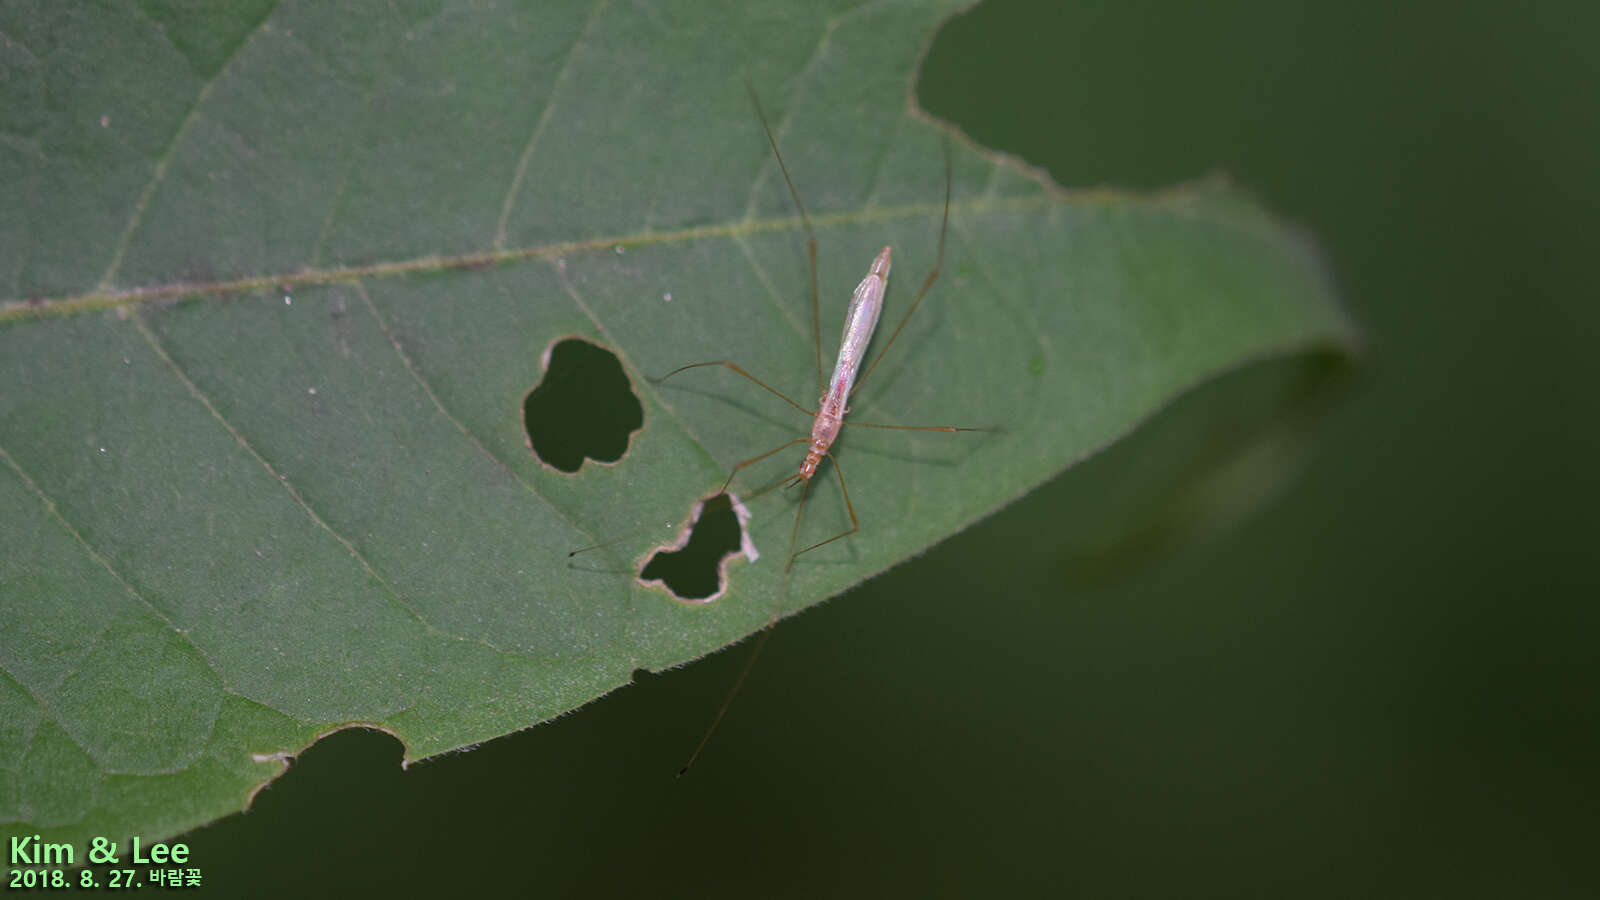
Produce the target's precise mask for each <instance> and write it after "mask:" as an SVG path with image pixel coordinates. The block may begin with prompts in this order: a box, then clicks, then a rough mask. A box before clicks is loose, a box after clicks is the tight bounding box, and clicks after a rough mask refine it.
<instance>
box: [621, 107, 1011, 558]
mask: <svg viewBox="0 0 1600 900" xmlns="http://www.w3.org/2000/svg"><path fill="white" fill-rule="evenodd" d="M745 88H746V89H747V90H748V91H749V93H750V101H751V102H752V103H754V104H755V108H756V115H757V116H759V117H760V119H761V128H762V130H763V131H764V132H766V135H767V143H768V144H770V145H771V146H772V154H773V156H774V157H775V158H776V159H777V161H778V169H779V171H781V172H782V173H783V180H784V183H785V184H786V185H788V187H789V196H790V197H791V198H792V199H793V200H794V205H795V208H796V209H797V210H799V212H800V222H801V224H802V225H803V226H804V227H805V231H806V247H807V252H808V255H809V257H810V266H811V326H812V331H813V339H814V342H813V346H815V347H816V360H817V388H818V390H819V391H820V392H821V396H820V397H819V398H818V401H817V402H818V406H817V409H816V410H810V409H807V408H806V407H804V406H802V405H801V404H799V403H796V402H795V401H794V400H791V399H790V398H789V397H788V396H786V395H784V394H783V393H782V392H780V391H778V390H777V389H776V388H773V387H772V386H771V385H769V384H767V383H766V382H764V381H762V380H761V379H759V378H757V377H755V376H754V375H752V374H750V373H749V372H747V371H745V370H744V369H743V368H741V367H740V366H739V365H738V364H736V363H734V362H733V361H732V360H726V359H719V360H712V361H710V362H699V363H690V364H689V365H686V366H679V367H678V368H676V369H673V370H672V371H671V372H668V373H667V374H665V375H662V376H661V377H659V378H654V379H651V380H652V381H654V382H656V383H658V384H659V383H660V382H663V381H666V380H667V379H668V378H671V377H673V376H674V375H677V374H678V373H680V372H685V371H688V370H689V369H699V368H704V367H707V366H722V367H723V368H726V369H728V370H730V371H732V372H734V373H736V374H738V375H740V376H743V377H744V378H747V379H749V380H750V381H752V382H754V383H755V384H757V385H759V386H760V387H761V388H762V389H764V390H766V391H767V392H768V393H770V394H772V395H773V396H775V397H777V398H778V399H780V400H782V401H783V402H785V403H787V404H789V405H790V406H792V407H794V408H795V409H798V410H799V411H801V412H802V413H805V414H806V415H807V416H810V417H811V419H812V424H811V434H810V435H809V437H798V438H795V439H794V440H791V441H788V442H786V443H784V444H782V445H780V446H778V447H774V448H773V449H771V450H768V451H767V452H766V453H763V454H761V455H760V456H753V457H751V458H750V459H747V460H744V461H743V462H741V463H738V464H737V465H735V466H734V467H733V470H732V471H730V472H729V473H728V479H727V480H726V481H724V482H723V484H722V490H723V491H726V490H727V489H728V486H729V485H731V484H732V483H733V479H734V477H735V476H737V475H738V474H739V472H740V471H741V470H742V469H744V468H746V467H748V466H752V465H754V464H756V463H759V462H761V461H762V460H764V459H767V458H768V457H771V456H773V455H775V454H778V453H781V452H783V451H784V450H787V449H789V448H790V447H793V446H794V445H796V444H801V443H804V444H806V445H807V446H806V454H805V458H804V459H803V460H802V461H801V463H800V470H799V472H797V473H796V474H795V475H793V476H790V477H788V478H785V479H783V480H781V481H780V482H778V484H781V485H782V486H783V487H785V488H788V487H793V486H794V485H795V484H796V483H798V484H800V485H801V488H800V502H799V505H798V506H796V508H795V516H794V528H793V529H792V531H791V532H790V535H789V557H788V560H787V561H786V562H785V563H784V571H785V572H787V571H789V569H790V568H792V567H793V566H794V561H795V558H796V557H798V556H800V555H801V554H804V553H809V552H811V551H812V550H816V549H817V548H819V547H823V546H826V545H828V544H831V543H833V542H834V541H837V540H839V539H841V538H845V537H849V536H850V535H852V534H855V533H856V532H857V531H860V530H861V520H860V519H859V518H857V516H856V510H855V504H853V503H852V502H851V501H850V489H849V487H847V486H846V484H845V480H844V471H843V470H842V469H841V468H840V467H839V460H838V459H837V458H836V457H834V455H833V453H832V447H833V444H834V442H835V441H836V440H838V438H839V433H840V431H841V430H843V428H844V426H846V425H850V426H854V427H857V428H884V429H891V430H895V431H943V432H960V431H985V430H987V429H983V428H972V427H965V426H958V425H886V424H879V423H873V422H850V421H846V420H845V414H846V413H847V412H849V402H850V398H851V397H852V396H853V395H854V394H855V392H856V391H857V390H858V389H859V388H860V387H861V385H862V384H863V383H864V382H865V381H866V380H867V378H868V377H870V376H871V375H872V372H873V370H874V369H876V368H877V367H878V363H880V362H882V361H883V357H884V355H885V354H887V353H888V352H889V348H890V347H892V346H894V342H895V340H896V339H897V338H899V337H900V332H901V331H903V330H904V329H905V327H906V323H907V322H909V321H911V316H912V314H913V313H915V312H916V311H917V307H918V306H920V305H921V304H922V300H923V298H924V297H926V296H927V294H928V289H929V288H931V287H932V286H933V283H934V281H936V280H937V279H938V277H939V269H940V267H941V266H942V265H943V264H944V241H945V231H946V229H947V227H948V225H949V221H950V156H949V148H948V146H946V149H945V182H944V213H943V216H942V218H941V220H940V223H939V250H938V254H937V255H936V256H935V258H934V263H933V270H932V271H930V272H929V273H928V277H927V278H926V279H924V280H923V282H922V287H921V288H920V289H919V290H918V291H917V295H916V298H915V299H913V300H912V301H911V306H910V307H908V308H907V309H906V314H905V316H903V317H902V318H901V319H900V324H899V325H897V326H895V329H894V331H893V332H892V333H891V334H890V335H889V340H888V341H886V342H885V343H884V345H883V347H882V349H880V350H879V351H878V355H877V356H876V357H874V358H873V360H872V363H871V364H870V365H868V366H867V368H866V371H865V372H861V363H862V361H863V360H864V359H865V358H866V353H867V348H868V346H869V345H870V344H871V343H872V336H873V333H874V332H875V331H876V330H877V327H878V317H879V315H880V314H881V313H882V312H883V297H884V292H885V290H886V289H887V288H888V285H889V270H890V268H891V255H892V249H891V248H889V247H884V248H883V249H882V250H881V251H879V252H878V255H877V256H876V257H874V258H873V260H872V264H871V266H870V267H869V268H868V269H867V274H866V277H865V278H862V279H861V283H860V284H857V285H856V289H855V291H854V292H853V293H852V294H851V296H850V306H849V308H848V309H847V310H846V312H845V319H844V333H843V334H842V335H841V336H840V339H839V356H838V360H837V361H836V362H835V363H834V367H833V376H832V377H831V378H829V379H828V380H827V381H826V382H824V381H823V377H822V315H821V311H820V302H819V300H818V288H817V236H816V233H815V232H814V231H812V228H811V219H810V217H809V216H807V215H806V208H805V204H804V203H802V202H801V201H800V193H799V191H797V190H796V189H795V186H794V179H792V178H790V177H789V168H788V166H787V165H785V164H784V161H783V153H782V152H781V151H779V150H778V141H777V139H776V138H774V137H773V135H772V128H771V126H770V125H769V124H768V123H767V115H766V112H765V111H763V110H762V108H761V100H760V98H759V97H757V96H756V92H755V89H754V88H753V87H752V86H751V85H750V84H749V83H748V82H746V84H745ZM858 372H861V375H860V377H859V378H858V377H857V373H858ZM823 459H827V460H828V461H830V462H831V463H832V464H833V472H834V474H835V476H837V477H838V479H839V492H840V493H841V494H842V495H843V496H844V505H845V511H846V512H847V513H848V514H849V516H850V527H849V528H847V529H845V530H844V531H841V532H840V533H838V534H836V535H834V536H833V537H830V538H828V539H827V540H825V541H818V542H817V543H815V544H812V545H810V546H808V547H805V548H802V549H798V550H797V549H796V546H797V544H798V541H799V536H800V521H801V517H802V516H803V515H804V513H805V502H806V495H807V493H808V492H809V491H810V488H811V479H812V478H813V477H814V476H815V475H816V474H817V470H818V467H819V466H820V465H821V464H822V461H823ZM775 486H777V485H771V486H769V487H768V488H763V489H762V490H761V491H758V492H757V494H758V495H759V494H761V493H765V492H766V490H769V489H770V488H771V487H775Z"/></svg>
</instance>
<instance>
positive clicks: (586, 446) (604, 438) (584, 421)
mask: <svg viewBox="0 0 1600 900" xmlns="http://www.w3.org/2000/svg"><path fill="white" fill-rule="evenodd" d="M522 426H523V428H524V429H525V430H526V431H527V433H528V446H529V448H531V449H532V450H533V452H534V453H535V454H536V455H537V456H538V457H539V459H540V461H541V462H543V463H544V464H545V465H548V466H550V467H552V468H555V469H559V470H560V471H562V472H576V471H578V469H579V468H580V467H581V466H582V465H583V461H584V459H586V458H587V459H592V460H594V461H595V462H600V463H614V462H616V461H617V460H619V459H621V458H622V456H623V454H624V453H627V452H628V440H629V438H630V436H631V435H632V434H633V433H634V432H635V431H638V430H639V429H640V428H642V427H644V407H643V406H641V405H640V404H639V398H638V397H637V396H635V395H634V393H633V387H632V386H631V385H630V384H629V383H628V376H627V374H626V373H624V372H623V371H622V363H621V362H619V361H618V360H617V357H616V354H614V353H612V352H611V351H609V350H606V349H604V348H601V347H597V346H595V345H594V344H591V343H589V342H588V341H584V340H579V339H577V338H564V339H562V340H560V341H557V342H556V343H555V344H554V345H553V346H552V347H551V348H550V349H549V350H547V351H546V352H545V366H544V377H543V378H541V379H539V383H538V384H537V385H534V387H533V390H531V391H529V392H528V396H527V397H525V398H523V401H522Z"/></svg>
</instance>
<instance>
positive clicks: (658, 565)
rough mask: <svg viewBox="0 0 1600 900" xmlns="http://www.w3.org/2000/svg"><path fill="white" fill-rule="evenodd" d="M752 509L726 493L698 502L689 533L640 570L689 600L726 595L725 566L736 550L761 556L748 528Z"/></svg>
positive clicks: (751, 557)
mask: <svg viewBox="0 0 1600 900" xmlns="http://www.w3.org/2000/svg"><path fill="white" fill-rule="evenodd" d="M749 519H750V511H749V510H747V509H745V508H744V504H742V503H740V502H739V500H738V498H736V497H733V496H732V495H729V494H726V493H722V494H716V495H714V496H712V497H710V498H707V499H706V500H704V501H702V502H700V503H697V504H695V508H694V510H693V512H691V513H690V515H689V522H690V525H689V529H688V536H687V537H680V538H679V541H678V546H677V547H676V548H674V549H670V550H668V549H662V550H658V551H656V552H655V553H654V554H652V555H651V556H650V561H649V562H647V563H645V566H644V568H643V569H642V570H640V572H639V580H641V581H646V582H649V581H659V582H661V583H662V584H665V585H666V586H667V590H669V591H671V592H672V595H673V596H674V597H676V598H678V599H679V600H682V601H684V602H686V603H709V602H711V601H712V600H715V599H717V598H718V597H719V596H721V595H722V589H723V583H724V582H723V576H724V574H725V573H724V571H723V566H724V563H726V562H727V560H728V559H729V558H730V557H732V556H734V555H735V554H739V553H743V554H744V556H745V558H746V559H748V560H750V561H751V562H755V561H756V559H757V558H758V557H759V556H760V554H759V553H757V552H756V548H755V544H753V543H751V542H750V538H749V536H748V535H746V534H745V532H744V523H745V522H747V521H749Z"/></svg>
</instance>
